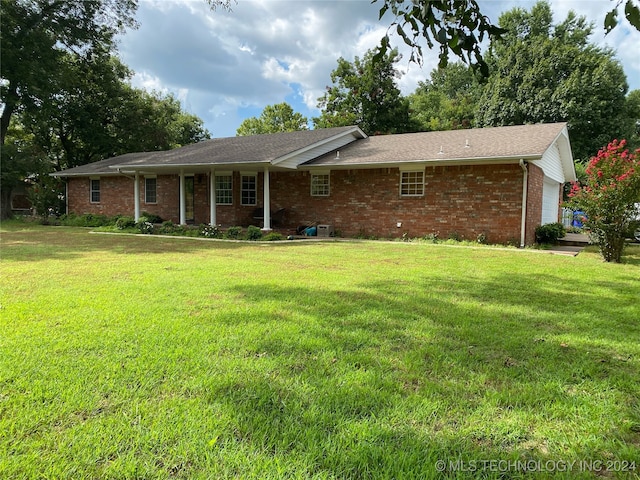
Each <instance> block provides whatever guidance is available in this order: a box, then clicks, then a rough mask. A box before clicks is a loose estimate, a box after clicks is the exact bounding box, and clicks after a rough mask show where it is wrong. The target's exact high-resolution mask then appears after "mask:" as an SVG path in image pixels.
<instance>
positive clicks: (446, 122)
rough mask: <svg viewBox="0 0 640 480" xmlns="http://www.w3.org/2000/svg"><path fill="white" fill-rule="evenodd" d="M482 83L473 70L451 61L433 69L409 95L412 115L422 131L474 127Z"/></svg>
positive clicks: (413, 120) (410, 113)
mask: <svg viewBox="0 0 640 480" xmlns="http://www.w3.org/2000/svg"><path fill="white" fill-rule="evenodd" d="M480 94H481V85H480V83H479V81H478V79H477V77H476V75H475V74H474V72H473V70H472V69H471V68H470V67H468V66H466V65H464V64H462V63H452V64H449V65H447V66H446V67H442V68H438V69H434V70H433V71H432V72H431V77H430V79H427V80H426V81H424V82H420V83H419V84H418V88H417V89H416V91H415V92H414V93H413V94H411V95H409V97H408V99H409V106H410V111H409V115H410V118H411V120H412V122H413V123H414V124H415V125H416V127H417V129H418V130H420V131H433V130H455V129H459V128H471V127H473V126H474V123H475V120H474V117H475V110H476V106H477V102H478V99H479V96H480Z"/></svg>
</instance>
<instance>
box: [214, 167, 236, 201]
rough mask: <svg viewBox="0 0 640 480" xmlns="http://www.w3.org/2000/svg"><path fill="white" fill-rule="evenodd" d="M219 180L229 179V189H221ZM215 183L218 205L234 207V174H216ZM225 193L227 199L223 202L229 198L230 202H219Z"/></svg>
mask: <svg viewBox="0 0 640 480" xmlns="http://www.w3.org/2000/svg"><path fill="white" fill-rule="evenodd" d="M218 178H228V179H229V188H221V187H220V184H219V183H218ZM214 181H215V186H216V205H233V172H216V173H215V180H214ZM223 192H224V194H225V198H224V199H223V200H226V199H227V198H228V200H229V201H228V202H226V201H223V202H221V201H219V200H221V199H222V198H221V196H222V194H223ZM227 195H228V196H227Z"/></svg>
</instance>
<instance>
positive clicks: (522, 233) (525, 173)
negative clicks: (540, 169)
mask: <svg viewBox="0 0 640 480" xmlns="http://www.w3.org/2000/svg"><path fill="white" fill-rule="evenodd" d="M519 164H520V168H522V172H523V175H522V218H521V220H520V248H524V245H525V243H526V237H525V234H526V227H527V183H528V180H529V171H528V170H527V162H525V161H524V160H523V159H522V158H521V159H520V162H519Z"/></svg>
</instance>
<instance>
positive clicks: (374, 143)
mask: <svg viewBox="0 0 640 480" xmlns="http://www.w3.org/2000/svg"><path fill="white" fill-rule="evenodd" d="M565 126H566V123H549V124H536V125H517V126H510V127H493V128H474V129H470V130H449V131H444V132H422V133H406V134H400V135H382V136H375V137H368V138H365V139H363V140H358V141H357V142H353V143H351V144H350V145H347V146H346V147H343V148H341V149H340V152H339V157H337V155H336V153H335V152H332V153H329V154H326V155H323V156H321V157H318V158H316V159H314V160H310V161H309V162H307V163H305V166H356V165H363V164H366V165H376V164H394V163H407V162H425V161H455V160H481V159H519V158H532V157H540V156H542V154H543V153H544V152H545V151H546V150H547V149H548V148H549V147H550V146H551V144H552V143H553V142H554V141H555V140H556V139H557V138H558V135H560V133H561V132H562V130H563V129H564V128H565Z"/></svg>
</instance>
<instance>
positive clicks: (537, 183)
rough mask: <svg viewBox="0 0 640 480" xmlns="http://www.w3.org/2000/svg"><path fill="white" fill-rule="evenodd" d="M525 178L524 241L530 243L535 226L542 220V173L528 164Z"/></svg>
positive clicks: (538, 168) (532, 241) (532, 239)
mask: <svg viewBox="0 0 640 480" xmlns="http://www.w3.org/2000/svg"><path fill="white" fill-rule="evenodd" d="M527 169H528V170H529V175H528V179H527V220H526V226H525V239H526V240H525V243H526V244H527V245H532V244H533V243H535V241H536V227H537V226H538V225H540V222H541V221H542V187H543V184H544V173H543V171H542V169H541V168H540V167H538V166H537V165H532V164H528V165H527Z"/></svg>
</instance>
